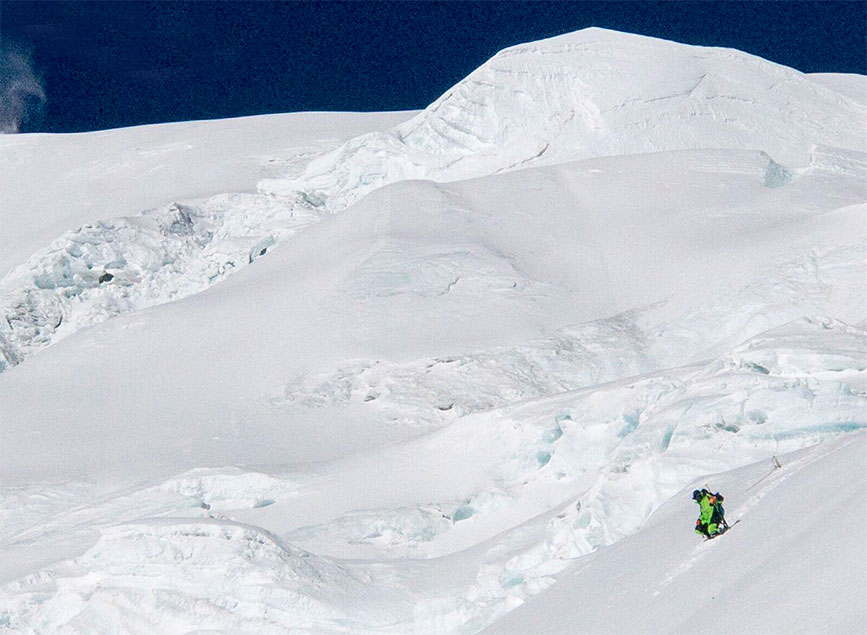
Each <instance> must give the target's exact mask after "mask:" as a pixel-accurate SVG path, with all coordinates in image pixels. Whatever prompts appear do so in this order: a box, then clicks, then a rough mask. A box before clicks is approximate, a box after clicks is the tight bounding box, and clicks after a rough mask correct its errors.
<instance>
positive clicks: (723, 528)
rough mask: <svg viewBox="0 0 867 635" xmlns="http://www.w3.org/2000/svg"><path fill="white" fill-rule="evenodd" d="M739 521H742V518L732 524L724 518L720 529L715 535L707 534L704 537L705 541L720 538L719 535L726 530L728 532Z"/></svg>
mask: <svg viewBox="0 0 867 635" xmlns="http://www.w3.org/2000/svg"><path fill="white" fill-rule="evenodd" d="M739 522H741V521H740V518H739V519H737V520H736V521H735V522H733V523H732V524H731V525H729V524H728V523H727V522H726V520H725V519H723V521H722V522H721V523H720V530H719V531H718V532H716V533H715V534H714V535H713V536H705V538H704V540H705V542H707V541H708V540H713V539H714V538H718V537H719V536H722V535H723V534H724V533H725V532H727V531H728V530H729V529H731V528H732V527H734V526H735V525H737V524H738V523H739Z"/></svg>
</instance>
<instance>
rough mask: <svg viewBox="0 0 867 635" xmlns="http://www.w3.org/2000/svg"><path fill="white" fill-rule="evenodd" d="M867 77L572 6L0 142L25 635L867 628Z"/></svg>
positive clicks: (3, 346)
mask: <svg viewBox="0 0 867 635" xmlns="http://www.w3.org/2000/svg"><path fill="white" fill-rule="evenodd" d="M864 86H865V84H864V78H863V77H860V76H843V75H828V74H820V75H804V74H801V73H799V72H797V71H795V70H792V69H789V68H785V67H781V66H779V65H775V64H772V63H770V62H767V61H765V60H762V59H759V58H756V57H753V56H749V55H746V54H744V53H740V52H737V51H732V50H727V49H710V48H702V47H693V46H685V45H681V44H676V43H673V42H665V41H661V40H655V39H652V38H645V37H639V36H632V35H627V34H621V33H613V32H609V31H604V30H600V29H588V30H585V31H580V32H577V33H573V34H568V35H564V36H560V37H557V38H552V39H550V40H545V41H541V42H534V43H530V44H526V45H521V46H517V47H513V48H510V49H507V50H505V51H503V52H501V53H500V54H498V55H497V56H495V57H494V58H492V60H490V61H489V62H488V63H486V64H485V65H483V66H482V67H480V68H479V69H478V70H476V71H475V72H473V73H472V74H470V75H469V76H468V77H467V78H466V79H465V80H463V81H461V82H459V83H458V84H457V85H456V86H455V87H453V88H452V89H451V90H449V91H447V92H446V94H445V95H443V97H441V98H440V99H439V100H437V101H436V102H434V103H433V104H432V105H431V106H430V107H428V108H427V109H425V110H424V111H422V112H420V113H379V114H367V115H361V114H339V113H333V114H326V113H321V114H316V113H301V114H295V115H285V116H269V117H260V118H246V119H240V120H227V121H215V122H191V123H185V124H168V125H164V126H146V127H141V128H132V129H126V130H114V131H106V132H99V133H90V134H85V135H61V136H46V135H32V136H27V135H23V136H9V137H0V147H2V154H0V168H2V169H0V188H2V189H0V193H2V218H0V220H2V223H3V232H2V238H0V258H2V260H0V264H2V268H0V271H2V272H3V277H2V279H0V310H2V311H3V316H4V318H5V319H4V320H3V321H2V322H0V371H2V372H0V456H2V460H0V631H3V630H6V631H9V632H15V633H19V632H20V633H61V632H62V633H92V632H119V633H152V632H165V633H188V632H225V633H236V632H265V633H271V632H272V633H409V632H415V633H477V632H480V631H482V630H485V629H490V631H491V632H504V633H528V632H539V633H543V632H551V633H560V632H562V633H584V632H586V633H623V632H672V633H674V632H678V633H679V632H693V631H704V630H706V626H707V625H706V623H705V622H704V621H703V620H704V617H703V616H706V615H707V614H708V613H712V614H713V615H714V616H715V618H714V619H715V622H714V627H713V629H711V630H714V632H726V633H728V632H731V633H736V632H747V631H749V632H768V633H773V632H781V633H782V632H785V633H791V632H803V633H813V632H817V630H819V631H823V632H833V633H837V632H841V633H842V632H853V633H855V632H862V631H864V630H865V629H867V616H865V612H864V608H863V607H864V601H863V600H864V598H865V595H867V583H865V570H867V569H865V567H864V566H863V557H862V558H861V563H860V566H859V565H858V563H857V560H858V556H859V554H860V555H861V556H863V554H864V553H865V549H867V542H865V539H864V538H863V534H862V532H861V531H860V526H861V525H863V522H864V521H865V520H867V514H865V512H864V510H863V506H860V505H859V503H858V497H859V495H860V492H861V491H862V490H863V487H864V485H865V483H864V476H863V475H864V468H865V465H864V456H865V454H864V450H865V447H864V444H865V438H867V437H865V433H864V432H863V431H862V430H863V429H864V428H867V415H865V413H867V304H865V302H867V301H865V297H867V106H865V99H864ZM257 181H258V185H257V184H256V183H257ZM773 456H777V457H779V459H778V460H779V462H780V464H781V466H782V467H780V468H778V469H774V468H773V464H772V462H771V457H773ZM705 483H707V484H708V485H709V486H710V487H712V488H714V489H718V490H720V491H722V492H723V493H724V494H725V495H726V498H727V509H728V510H729V511H728V516H729V520H730V522H733V521H734V520H738V521H740V522H738V524H737V526H735V527H734V528H733V529H732V532H731V533H730V534H727V535H725V536H723V537H721V538H719V539H718V540H715V541H713V542H709V543H702V542H701V539H700V537H698V536H697V535H696V534H695V533H694V532H693V531H692V523H693V520H694V516H695V515H696V510H695V509H692V508H691V507H694V505H693V503H692V502H691V500H690V498H689V495H690V492H691V491H692V489H693V488H694V487H697V486H699V485H703V484H705ZM792 519H798V520H797V522H793V521H792ZM771 590H772V591H771ZM757 596H761V599H760V600H756V597H757ZM518 607H520V608H518ZM623 607H628V608H627V609H624V608H623ZM515 609H517V610H515Z"/></svg>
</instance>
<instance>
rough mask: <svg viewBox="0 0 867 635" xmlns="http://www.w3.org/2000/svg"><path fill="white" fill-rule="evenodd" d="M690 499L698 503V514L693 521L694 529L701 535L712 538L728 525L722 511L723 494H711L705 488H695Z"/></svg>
mask: <svg viewBox="0 0 867 635" xmlns="http://www.w3.org/2000/svg"><path fill="white" fill-rule="evenodd" d="M692 500H694V501H695V502H696V503H698V507H699V515H698V520H696V521H695V531H696V532H697V533H699V534H701V535H702V536H706V537H708V538H713V537H714V536H716V535H718V534H721V533H722V532H723V531H724V530H725V529H726V528H727V527H728V525H727V524H726V521H725V515H724V514H725V512H724V511H723V506H722V502H723V496H722V494H720V493H719V492H717V493H716V494H711V493H710V492H709V491H707V490H706V489H701V490H695V491H694V492H693V493H692Z"/></svg>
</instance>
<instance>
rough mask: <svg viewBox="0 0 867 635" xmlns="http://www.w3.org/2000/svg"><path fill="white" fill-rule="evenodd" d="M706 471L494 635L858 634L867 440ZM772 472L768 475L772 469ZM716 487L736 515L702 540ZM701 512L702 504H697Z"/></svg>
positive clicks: (864, 577)
mask: <svg viewBox="0 0 867 635" xmlns="http://www.w3.org/2000/svg"><path fill="white" fill-rule="evenodd" d="M781 464H782V466H783V467H782V468H781V469H775V468H774V466H773V463H772V462H771V461H762V462H759V463H756V464H754V465H750V466H748V467H745V468H742V469H740V470H735V471H733V472H726V473H723V474H717V475H713V476H708V477H707V478H705V479H701V480H696V481H695V482H694V483H692V484H690V485H689V486H687V487H686V488H684V490H683V491H682V492H680V493H679V495H678V496H676V497H674V498H673V499H672V500H671V501H669V502H668V503H666V504H665V505H664V506H663V507H662V508H661V509H660V510H659V511H658V512H657V513H656V514H654V515H653V516H652V517H651V518H650V519H649V521H648V522H647V525H646V527H644V528H643V529H642V530H641V531H639V532H638V533H637V534H636V535H634V536H631V537H629V538H627V539H625V540H623V541H622V542H620V543H618V544H617V545H615V546H612V547H607V548H605V549H601V550H599V551H598V552H597V553H595V554H594V555H592V556H590V557H588V558H585V559H581V560H578V561H576V563H575V564H574V565H572V566H571V567H570V568H569V569H567V570H566V571H564V572H563V573H561V574H560V575H559V576H558V581H557V583H556V584H554V585H553V586H552V587H551V588H550V589H549V590H548V591H547V592H546V593H545V594H544V595H542V596H539V597H537V598H533V599H530V600H528V602H527V604H526V605H524V606H522V607H521V608H519V609H517V610H516V611H514V612H513V613H511V614H510V615H508V616H506V617H505V618H503V620H502V621H501V622H498V623H497V624H496V625H495V626H493V627H491V628H490V629H489V630H488V631H485V632H486V633H492V634H493V633H502V634H506V633H515V634H523V633H550V634H553V633H598V634H600V635H601V634H603V633H707V632H712V633H746V632H755V633H860V632H863V629H864V624H865V623H867V606H865V604H864V598H865V597H867V568H865V567H864V560H863V556H864V537H863V532H862V531H861V526H862V525H863V521H864V514H863V512H861V511H859V508H860V506H861V504H860V501H861V498H862V492H863V487H864V482H863V479H858V478H852V475H853V474H859V473H860V474H862V475H863V474H864V473H865V471H867V437H865V435H863V434H860V435H858V436H856V437H855V438H852V439H846V440H844V441H841V442H834V443H829V444H826V445H824V446H818V447H815V448H811V449H809V450H805V451H801V452H798V453H795V454H793V455H791V456H787V457H783V458H782V459H781ZM769 473H770V475H769ZM705 483H709V484H710V486H711V487H713V488H714V489H719V490H721V491H723V492H724V493H725V495H726V496H727V501H728V502H727V511H726V517H727V519H728V520H729V523H730V524H731V523H735V522H737V526H735V527H733V529H732V532H731V533H729V534H728V535H726V536H724V537H723V538H720V539H719V540H717V541H714V542H699V540H700V539H698V538H697V537H696V535H695V534H694V533H693V532H692V530H691V528H690V526H689V525H690V523H689V522H688V520H687V519H688V518H689V517H690V515H697V514H696V513H695V509H694V508H695V505H694V504H693V503H692V501H691V500H690V490H692V489H693V487H702V486H703V485H704V484H705ZM691 507H692V509H691Z"/></svg>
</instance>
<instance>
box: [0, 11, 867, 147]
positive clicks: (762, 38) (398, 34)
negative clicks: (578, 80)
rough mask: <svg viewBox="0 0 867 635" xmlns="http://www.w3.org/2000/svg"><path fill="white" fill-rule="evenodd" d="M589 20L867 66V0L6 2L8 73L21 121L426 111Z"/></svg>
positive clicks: (781, 57) (832, 65)
mask: <svg viewBox="0 0 867 635" xmlns="http://www.w3.org/2000/svg"><path fill="white" fill-rule="evenodd" d="M588 26H601V27H606V28H612V29H617V30H621V31H629V32H633V33H641V34H646V35H652V36H657V37H662V38H667V39H673V40H678V41H681V42H687V43H691V44H702V45H711V46H728V47H733V48H738V49H741V50H744V51H747V52H749V53H753V54H756V55H760V56H762V57H764V58H767V59H770V60H773V61H775V62H779V63H781V64H785V65H787V66H792V67H794V68H797V69H799V70H802V71H805V72H818V71H826V72H850V73H851V72H856V73H867V36H865V32H867V2H865V1H864V0H861V1H855V2H835V1H825V2H796V1H786V2H770V1H767V2H544V1H537V2H521V1H513V2H511V1H510V2H497V1H493V0H489V1H484V2H470V1H464V2H461V1H452V2H433V1H430V2H425V1H407V2H404V1H392V2H361V1H356V2H205V1H200V2H178V1H163V2H146V1H144V0H138V1H134V2H35V1H20V0H0V30H2V33H0V35H2V39H0V43H2V47H3V49H4V50H3V62H2V66H0V82H5V83H6V84H7V89H8V84H9V82H10V80H11V79H12V78H13V77H14V76H15V74H16V73H18V72H20V66H21V63H20V62H21V59H22V53H23V54H25V56H27V57H29V60H30V63H31V67H32V69H33V73H34V76H35V77H36V78H37V79H38V81H39V83H40V84H41V87H42V92H44V95H45V101H44V103H43V104H42V105H41V106H39V101H40V97H39V96H38V95H37V94H30V95H26V94H25V95H24V98H25V101H26V103H27V104H28V105H29V106H30V107H31V108H29V113H28V114H27V116H26V117H25V120H24V121H23V122H22V123H21V130H22V131H47V132H73V131H84V130H96V129H104V128H113V127H119V126H130V125H136V124H143V123H156V122H164V121H180V120H189V119H208V118H217V117H233V116H240V115H251V114H260V113H272V112H291V111H303V110H357V111H376V110H402V109H418V108H423V107H425V106H426V105H428V104H429V103H430V102H431V101H433V100H434V99H436V98H437V97H438V96H439V95H440V94H442V93H443V92H444V91H445V90H446V89H447V88H448V87H449V86H451V85H452V84H454V83H455V82H457V81H458V80H460V79H461V78H462V77H464V76H466V75H467V74H468V73H469V72H470V71H472V70H473V69H474V68H476V67H477V66H479V65H480V64H482V63H483V62H484V61H485V60H487V59H488V58H490V57H491V56H492V55H493V54H494V53H496V52H497V51H498V50H500V49H502V48H504V47H506V46H510V45H513V44H517V43H520V42H527V41H531V40H536V39H540V38H544V37H549V36H552V35H557V34H560V33H566V32H569V31H574V30H577V29H581V28H584V27H588ZM10 53H12V54H14V55H15V56H14V59H13V61H16V63H14V64H13V63H11V62H10ZM7 92H8V91H7ZM36 92H37V93H38V92H39V91H36ZM19 96H20V95H19ZM2 99H4V98H3V97H2V96H0V100H2ZM6 99H7V101H8V95H7V97H6ZM7 106H8V104H7Z"/></svg>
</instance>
